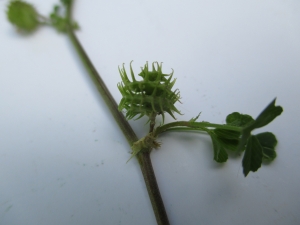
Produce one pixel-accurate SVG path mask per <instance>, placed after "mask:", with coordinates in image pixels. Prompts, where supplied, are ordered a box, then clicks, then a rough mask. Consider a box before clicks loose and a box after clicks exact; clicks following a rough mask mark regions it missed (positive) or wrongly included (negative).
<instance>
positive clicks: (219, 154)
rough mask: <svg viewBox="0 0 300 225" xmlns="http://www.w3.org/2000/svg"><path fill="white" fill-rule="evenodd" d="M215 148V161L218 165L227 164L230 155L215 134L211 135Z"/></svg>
mask: <svg viewBox="0 0 300 225" xmlns="http://www.w3.org/2000/svg"><path fill="white" fill-rule="evenodd" d="M209 135H210V137H211V140H212V143H213V148H214V160H215V161H217V162H218V163H223V162H226V161H227V159H228V154H227V152H226V150H225V148H224V146H223V143H222V142H221V141H220V140H219V139H218V137H217V136H216V135H215V134H214V133H213V132H210V133H209Z"/></svg>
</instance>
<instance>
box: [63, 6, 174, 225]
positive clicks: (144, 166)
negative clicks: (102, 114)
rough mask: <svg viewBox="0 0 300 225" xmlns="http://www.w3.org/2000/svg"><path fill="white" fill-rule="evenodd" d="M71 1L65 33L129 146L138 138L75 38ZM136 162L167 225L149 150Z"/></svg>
mask: <svg viewBox="0 0 300 225" xmlns="http://www.w3.org/2000/svg"><path fill="white" fill-rule="evenodd" d="M72 2H73V1H70V4H68V5H67V6H66V7H67V8H66V16H67V21H68V28H67V33H68V36H69V38H70V39H71V41H72V43H73V45H74V47H75V49H76V51H77V53H78V55H79V56H80V59H81V61H82V62H83V64H84V66H85V68H86V69H87V71H88V72H89V75H90V77H91V78H92V80H93V82H94V83H95V85H96V86H97V89H98V91H99V92H100V94H101V95H102V97H103V99H104V101H105V103H106V104H107V106H108V108H109V109H110V111H111V113H112V115H113V117H114V118H115V120H116V122H117V123H118V125H119V127H120V128H121V130H122V132H123V134H124V135H125V137H126V139H127V141H128V143H129V145H130V146H132V144H133V143H134V142H136V141H138V138H137V136H136V134H135V133H134V131H133V130H132V128H131V126H130V125H129V123H128V122H127V120H126V119H125V117H124V115H123V114H122V113H121V112H120V111H119V110H118V105H117V103H116V101H115V100H114V98H113V97H112V95H111V93H110V92H109V90H108V88H107V87H106V85H105V84H104V82H103V80H102V79H101V77H100V75H99V73H98V72H97V70H96V68H95V67H94V65H93V64H92V62H91V60H90V59H89V57H88V55H87V54H86V52H85V51H84V49H83V47H82V45H81V44H80V42H79V40H78V39H77V37H76V35H75V34H74V32H73V28H72V25H71V23H72ZM137 159H138V162H139V164H140V167H141V170H142V174H143V176H144V180H145V184H146V187H147V190H148V194H149V197H150V201H151V204H152V207H153V211H154V214H155V217H156V221H157V224H159V225H168V224H169V220H168V217H167V213H166V210H165V207H164V204H163V201H162V198H161V195H160V192H159V188H158V184H157V181H156V178H155V174H154V170H153V167H152V163H151V159H150V152H149V151H142V152H141V153H140V154H138V155H137Z"/></svg>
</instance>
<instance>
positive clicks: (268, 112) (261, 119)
mask: <svg viewBox="0 0 300 225" xmlns="http://www.w3.org/2000/svg"><path fill="white" fill-rule="evenodd" d="M275 101H276V98H275V99H274V100H273V101H272V102H271V103H270V104H269V105H268V106H267V107H266V108H265V109H264V110H263V111H262V112H261V113H260V114H259V116H258V117H257V118H256V120H254V121H252V122H250V123H248V124H247V126H246V127H245V128H244V129H243V131H242V137H241V140H240V144H239V147H238V151H239V150H242V149H243V148H244V146H245V144H246V142H247V139H248V138H249V137H250V135H251V131H252V130H254V129H256V128H260V127H263V126H265V125H267V124H269V123H270V122H271V121H273V120H274V119H275V118H276V117H277V116H279V115H280V114H281V113H282V112H283V109H282V107H281V106H275Z"/></svg>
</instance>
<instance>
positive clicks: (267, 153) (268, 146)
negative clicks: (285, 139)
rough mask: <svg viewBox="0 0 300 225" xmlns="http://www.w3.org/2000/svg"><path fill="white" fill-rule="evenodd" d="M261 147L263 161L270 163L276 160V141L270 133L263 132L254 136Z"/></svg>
mask: <svg viewBox="0 0 300 225" xmlns="http://www.w3.org/2000/svg"><path fill="white" fill-rule="evenodd" d="M255 136H256V137H257V139H258V141H259V143H260V145H261V146H262V147H263V159H264V160H269V161H272V160H274V159H275V158H276V152H275V147H276V145H277V139H276V137H275V135H274V134H273V133H271V132H264V133H260V134H257V135H255Z"/></svg>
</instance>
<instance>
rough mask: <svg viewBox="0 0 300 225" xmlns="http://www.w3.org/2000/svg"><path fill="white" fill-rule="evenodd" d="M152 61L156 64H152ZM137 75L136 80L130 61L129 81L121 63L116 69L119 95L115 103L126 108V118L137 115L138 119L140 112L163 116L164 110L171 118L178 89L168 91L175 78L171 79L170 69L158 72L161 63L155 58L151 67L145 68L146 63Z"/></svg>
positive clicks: (150, 115) (177, 98) (121, 108)
mask: <svg viewBox="0 0 300 225" xmlns="http://www.w3.org/2000/svg"><path fill="white" fill-rule="evenodd" d="M155 65H156V67H157V68H155ZM141 69H142V71H141V73H139V76H140V77H141V78H142V80H139V81H138V80H136V78H135V76H134V73H133V70H132V67H131V63H130V74H131V79H132V81H130V80H129V78H128V76H127V73H126V70H125V68H124V64H123V67H122V68H121V69H120V68H119V72H120V75H121V78H122V82H121V83H118V88H119V90H120V92H121V94H122V96H123V98H122V99H121V102H120V104H119V110H120V111H121V110H123V109H124V110H125V111H126V118H127V119H132V118H134V117H135V116H138V117H137V118H136V119H139V118H141V117H143V116H145V115H146V116H148V117H153V115H160V114H161V115H162V117H163V120H164V113H165V112H167V113H169V114H170V115H171V116H172V117H173V118H174V119H175V117H174V114H173V113H174V112H176V113H179V114H180V112H179V110H178V109H177V108H176V107H175V105H174V104H175V103H176V102H177V101H179V99H180V95H179V91H178V89H176V90H174V91H172V90H171V89H172V87H173V86H174V84H175V81H176V79H173V80H172V77H173V72H174V71H172V73H171V74H163V73H162V64H158V63H157V62H154V63H152V71H149V68H148V63H146V64H145V66H144V68H143V67H142V68H141Z"/></svg>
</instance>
